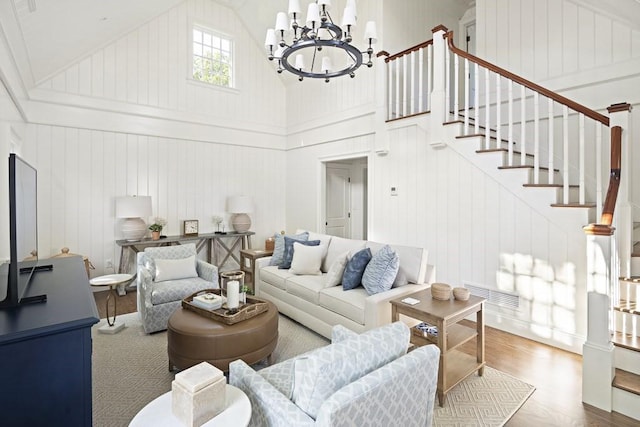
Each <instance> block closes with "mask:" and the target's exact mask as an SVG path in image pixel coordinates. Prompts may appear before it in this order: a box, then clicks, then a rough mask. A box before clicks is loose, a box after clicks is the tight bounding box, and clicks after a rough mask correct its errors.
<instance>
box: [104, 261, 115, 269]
mask: <svg viewBox="0 0 640 427" xmlns="http://www.w3.org/2000/svg"><path fill="white" fill-rule="evenodd" d="M104 268H113V261H111V260H110V259H106V260H104Z"/></svg>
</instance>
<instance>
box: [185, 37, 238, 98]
mask: <svg viewBox="0 0 640 427" xmlns="http://www.w3.org/2000/svg"><path fill="white" fill-rule="evenodd" d="M232 47H233V46H232V42H231V40H229V39H225V38H223V37H220V36H217V35H215V34H213V33H209V32H207V31H206V30H202V29H194V30H193V78H194V79H195V80H198V81H202V82H207V83H212V84H216V85H220V86H226V87H232V80H231V76H232V69H233V55H232Z"/></svg>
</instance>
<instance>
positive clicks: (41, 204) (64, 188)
mask: <svg viewBox="0 0 640 427" xmlns="http://www.w3.org/2000/svg"><path fill="white" fill-rule="evenodd" d="M27 140H28V141H29V144H28V145H26V146H25V150H24V151H25V152H24V155H25V156H26V158H28V159H30V161H31V162H32V164H33V165H34V166H35V167H36V168H37V169H38V187H39V188H38V191H39V194H38V209H39V212H38V226H39V239H38V240H39V247H40V253H41V255H42V256H45V257H46V256H50V255H55V254H57V253H59V252H60V249H61V248H62V247H64V246H67V247H69V248H70V249H71V251H72V252H75V253H80V254H83V255H86V256H88V257H89V259H90V260H91V261H92V262H93V264H94V265H95V266H96V269H97V271H96V272H95V274H101V273H102V272H103V270H104V265H103V262H104V260H106V259H111V260H113V261H114V262H115V263H116V265H117V261H118V259H119V253H120V251H119V247H118V246H116V244H115V240H116V239H119V238H121V233H120V231H119V220H118V219H116V218H115V206H114V200H115V198H116V197H119V196H124V195H149V196H151V197H152V203H153V215H154V216H160V217H164V218H166V219H167V220H168V225H167V227H166V228H165V233H166V234H168V235H175V234H180V233H181V231H182V230H181V225H182V221H183V220H185V219H198V220H199V221H200V231H201V232H203V233H207V232H213V231H215V226H214V224H213V223H212V222H211V217H212V216H213V215H222V216H224V217H225V223H226V224H227V229H229V225H228V224H229V223H228V214H226V198H227V196H230V195H237V194H245V195H250V196H252V197H253V199H254V203H255V206H256V210H255V212H253V213H252V214H251V217H252V220H253V224H254V226H253V227H252V230H253V231H256V233H257V234H256V237H255V240H254V241H255V244H256V245H257V246H260V245H261V241H262V240H264V238H265V237H266V236H267V235H270V234H271V233H273V231H274V230H276V229H278V228H279V227H281V218H283V216H284V202H285V198H284V194H282V193H281V192H278V193H274V192H272V191H271V188H282V187H283V186H284V173H283V170H284V155H283V153H282V152H281V151H279V150H269V149H257V148H249V147H243V146H235V145H226V144H213V143H206V142H200V141H190V140H175V139H169V138H158V137H150V136H146V135H134V134H122V133H113V132H103V131H91V130H85V129H77V128H64V127H58V126H47V125H29V127H28V129H27Z"/></svg>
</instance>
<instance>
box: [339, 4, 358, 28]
mask: <svg viewBox="0 0 640 427" xmlns="http://www.w3.org/2000/svg"><path fill="white" fill-rule="evenodd" d="M347 25H351V27H355V26H356V11H355V10H354V9H353V8H351V7H349V6H347V7H345V8H344V14H343V15H342V26H343V27H346V26H347Z"/></svg>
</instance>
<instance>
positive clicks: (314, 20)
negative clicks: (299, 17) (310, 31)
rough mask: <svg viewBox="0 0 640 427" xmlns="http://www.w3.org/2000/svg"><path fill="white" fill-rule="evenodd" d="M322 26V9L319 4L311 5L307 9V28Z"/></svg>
mask: <svg viewBox="0 0 640 427" xmlns="http://www.w3.org/2000/svg"><path fill="white" fill-rule="evenodd" d="M319 25H320V9H318V4H317V3H309V7H308V8H307V27H309V28H312V27H314V26H316V27H317V26H319Z"/></svg>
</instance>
